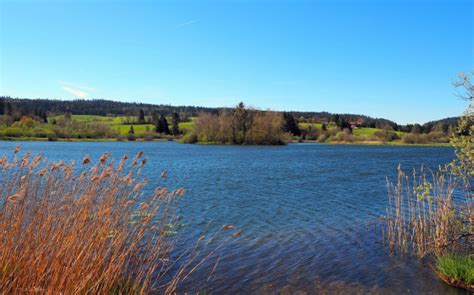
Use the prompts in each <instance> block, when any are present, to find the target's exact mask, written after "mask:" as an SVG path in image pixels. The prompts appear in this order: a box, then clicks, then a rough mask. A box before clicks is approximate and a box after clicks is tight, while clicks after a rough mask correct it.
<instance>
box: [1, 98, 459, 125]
mask: <svg viewBox="0 0 474 295" xmlns="http://www.w3.org/2000/svg"><path fill="white" fill-rule="evenodd" d="M223 109H224V108H209V107H200V106H171V105H165V104H145V103H136V102H119V101H112V100H105V99H90V100H85V99H78V100H53V99H26V98H11V97H7V96H0V115H1V114H7V113H10V114H14V115H16V116H19V117H21V116H22V115H30V114H47V115H48V116H53V115H61V114H65V113H71V114H73V115H97V116H136V115H137V114H138V113H139V112H140V111H143V112H144V113H145V114H146V115H151V114H153V113H156V112H158V113H160V114H163V115H165V116H171V115H172V114H173V113H178V114H180V116H181V118H183V119H184V118H188V117H196V116H198V115H199V113H202V112H206V113H218V112H220V111H221V110H223ZM288 113H290V114H291V115H292V116H294V117H295V118H296V119H297V120H298V121H299V122H305V121H306V122H308V123H324V122H330V121H336V120H343V121H345V122H350V123H351V124H353V125H356V126H360V127H372V128H390V129H393V130H404V129H406V128H404V127H406V126H399V125H398V124H397V123H395V122H393V121H391V120H387V119H383V118H372V117H369V116H365V115H357V114H331V113H329V112H299V111H290V112H288ZM457 119H458V118H447V119H443V120H439V121H433V122H428V123H426V124H424V125H419V126H420V127H421V129H424V127H428V128H429V126H434V125H436V124H437V123H443V124H446V125H454V124H455V123H456V121H457Z"/></svg>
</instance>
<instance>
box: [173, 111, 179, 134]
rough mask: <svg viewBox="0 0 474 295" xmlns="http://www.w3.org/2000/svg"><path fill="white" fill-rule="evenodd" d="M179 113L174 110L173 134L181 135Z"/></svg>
mask: <svg viewBox="0 0 474 295" xmlns="http://www.w3.org/2000/svg"><path fill="white" fill-rule="evenodd" d="M179 121H180V120H179V114H178V113H176V112H174V113H173V128H172V133H173V135H175V136H176V135H179V133H180V132H179V125H178V124H179Z"/></svg>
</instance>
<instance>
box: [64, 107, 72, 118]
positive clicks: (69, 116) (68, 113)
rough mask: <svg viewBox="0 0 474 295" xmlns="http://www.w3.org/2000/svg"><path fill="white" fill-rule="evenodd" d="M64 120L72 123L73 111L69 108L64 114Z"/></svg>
mask: <svg viewBox="0 0 474 295" xmlns="http://www.w3.org/2000/svg"><path fill="white" fill-rule="evenodd" d="M64 119H66V120H67V121H71V111H69V108H66V113H65V114H64Z"/></svg>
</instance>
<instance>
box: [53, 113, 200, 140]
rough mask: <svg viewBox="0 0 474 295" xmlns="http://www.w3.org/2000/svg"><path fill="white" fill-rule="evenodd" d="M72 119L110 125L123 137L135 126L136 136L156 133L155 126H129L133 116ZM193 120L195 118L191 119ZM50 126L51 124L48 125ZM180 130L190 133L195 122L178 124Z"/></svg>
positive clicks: (87, 116)
mask: <svg viewBox="0 0 474 295" xmlns="http://www.w3.org/2000/svg"><path fill="white" fill-rule="evenodd" d="M63 117H64V116H63V115H61V116H54V117H50V118H49V119H48V120H49V121H50V122H51V121H52V120H53V119H54V120H59V119H61V118H63ZM71 118H72V119H73V120H75V121H78V122H88V123H101V124H106V125H109V126H110V128H112V129H113V130H116V131H118V132H119V133H120V135H122V136H127V135H128V132H129V131H130V127H131V126H133V130H134V132H135V135H136V136H141V135H144V134H145V133H147V132H152V131H154V128H155V126H154V125H153V124H127V123H126V122H133V121H134V120H136V117H132V116H129V117H127V116H116V117H109V116H94V115H72V116H71ZM145 119H146V120H149V119H151V118H150V117H149V116H147V117H145ZM191 119H193V118H191ZM168 122H169V128H170V129H171V128H172V125H171V120H168ZM48 125H49V124H48ZM178 126H179V129H180V130H182V131H189V130H191V129H192V128H193V122H181V123H179V124H178Z"/></svg>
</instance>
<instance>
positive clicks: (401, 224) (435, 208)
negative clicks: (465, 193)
mask: <svg viewBox="0 0 474 295" xmlns="http://www.w3.org/2000/svg"><path fill="white" fill-rule="evenodd" d="M428 175H429V177H427V173H426V171H424V169H422V170H421V172H420V174H419V175H418V174H417V173H416V171H413V174H412V175H411V176H410V175H407V174H406V173H405V172H404V171H403V170H402V169H401V168H400V167H399V168H398V179H397V182H396V183H395V184H394V183H391V182H390V181H389V180H388V179H387V190H388V196H389V206H388V208H387V209H386V218H385V220H386V222H387V223H386V227H385V232H384V236H385V239H386V241H387V243H388V245H389V247H390V250H391V251H401V252H411V251H414V252H415V253H416V254H417V255H418V256H421V257H422V256H424V255H426V254H428V253H434V254H440V253H441V252H443V251H445V250H447V249H448V248H449V247H454V246H460V245H462V244H463V243H457V242H459V241H461V240H462V239H464V238H467V239H469V238H470V233H469V232H470V230H471V229H472V216H469V215H470V212H471V211H470V210H463V208H465V209H468V206H469V204H468V206H466V204H465V203H464V202H463V201H462V200H457V201H455V198H454V195H455V192H456V189H459V182H460V180H459V178H457V177H455V176H454V175H453V174H452V173H451V172H450V171H449V169H441V168H440V169H439V170H438V171H436V172H430V173H429V174H428Z"/></svg>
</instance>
